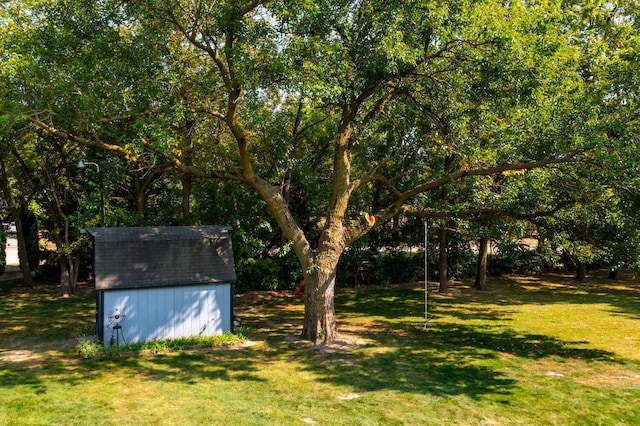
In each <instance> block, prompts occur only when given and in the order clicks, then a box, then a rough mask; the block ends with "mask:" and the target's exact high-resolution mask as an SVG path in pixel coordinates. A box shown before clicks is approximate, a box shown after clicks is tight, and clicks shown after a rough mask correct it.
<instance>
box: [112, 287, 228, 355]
mask: <svg viewBox="0 0 640 426" xmlns="http://www.w3.org/2000/svg"><path fill="white" fill-rule="evenodd" d="M103 308H104V309H103V310H102V313H103V314H102V315H103V317H102V319H103V321H102V327H103V336H104V343H105V345H106V346H108V345H109V344H110V340H111V336H112V335H113V336H114V339H115V338H116V337H117V336H116V333H115V330H113V324H110V323H109V316H110V315H112V314H113V312H114V311H115V310H116V309H118V310H122V309H125V314H126V316H125V319H124V320H123V321H122V322H121V326H122V328H121V329H120V331H119V340H120V343H121V344H122V343H123V342H126V343H136V342H142V341H148V340H153V339H175V338H179V337H188V336H197V335H200V336H210V335H215V334H222V333H225V332H229V331H231V330H232V321H233V319H232V316H233V313H232V309H233V308H232V286H231V284H230V283H223V284H216V285H211V284H209V285H193V286H181V287H159V288H140V289H125V290H110V291H104V295H103Z"/></svg>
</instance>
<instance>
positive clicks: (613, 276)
mask: <svg viewBox="0 0 640 426" xmlns="http://www.w3.org/2000/svg"><path fill="white" fill-rule="evenodd" d="M619 270H620V269H619V268H609V276H608V277H607V278H608V279H610V280H617V279H618V276H619V274H618V271H619Z"/></svg>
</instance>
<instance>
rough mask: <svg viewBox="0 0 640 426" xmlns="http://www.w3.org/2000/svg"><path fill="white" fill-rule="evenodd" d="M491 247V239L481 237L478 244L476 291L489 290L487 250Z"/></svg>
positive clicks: (474, 286) (474, 285)
mask: <svg viewBox="0 0 640 426" xmlns="http://www.w3.org/2000/svg"><path fill="white" fill-rule="evenodd" d="M488 245H489V238H487V237H480V241H479V242H478V268H477V270H476V282H475V283H474V284H473V288H475V289H476V290H482V291H486V290H487V253H488V252H489V250H488V249H487V248H488Z"/></svg>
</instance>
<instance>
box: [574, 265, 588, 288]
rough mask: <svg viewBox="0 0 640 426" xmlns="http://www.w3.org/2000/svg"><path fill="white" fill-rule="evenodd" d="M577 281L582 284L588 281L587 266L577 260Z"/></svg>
mask: <svg viewBox="0 0 640 426" xmlns="http://www.w3.org/2000/svg"><path fill="white" fill-rule="evenodd" d="M576 280H578V281H580V282H581V283H583V282H585V281H587V265H586V264H585V263H584V262H582V261H581V260H576Z"/></svg>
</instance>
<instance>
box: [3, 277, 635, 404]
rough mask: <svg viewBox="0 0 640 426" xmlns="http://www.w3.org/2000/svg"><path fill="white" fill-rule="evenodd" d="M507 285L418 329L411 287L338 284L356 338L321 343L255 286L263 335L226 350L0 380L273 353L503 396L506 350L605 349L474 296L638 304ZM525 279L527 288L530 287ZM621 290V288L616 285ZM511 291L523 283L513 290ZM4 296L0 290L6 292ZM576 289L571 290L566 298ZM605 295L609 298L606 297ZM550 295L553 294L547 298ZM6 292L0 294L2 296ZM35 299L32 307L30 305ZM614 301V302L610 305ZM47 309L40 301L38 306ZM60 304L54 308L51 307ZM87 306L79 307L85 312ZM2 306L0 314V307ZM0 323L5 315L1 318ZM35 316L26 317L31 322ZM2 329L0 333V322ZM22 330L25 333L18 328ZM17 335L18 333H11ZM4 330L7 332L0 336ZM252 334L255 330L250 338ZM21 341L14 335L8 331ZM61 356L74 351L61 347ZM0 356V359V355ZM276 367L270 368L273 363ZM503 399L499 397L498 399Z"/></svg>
mask: <svg viewBox="0 0 640 426" xmlns="http://www.w3.org/2000/svg"><path fill="white" fill-rule="evenodd" d="M508 285H510V286H514V287H512V288H511V289H509V288H507V289H505V290H504V291H503V292H502V293H501V294H496V295H489V294H477V293H470V294H465V297H466V300H464V301H460V300H457V299H456V298H455V297H453V298H441V299H436V300H435V301H433V303H434V305H435V306H436V309H435V311H436V312H435V313H434V314H432V318H435V319H437V316H438V313H437V312H438V310H442V311H446V312H447V315H453V316H457V317H458V318H460V319H463V320H465V321H466V320H481V321H482V322H483V323H482V324H480V325H478V324H468V323H466V322H462V323H455V324H452V323H438V322H437V320H436V321H432V322H429V323H428V326H427V327H426V328H425V329H423V327H422V322H420V319H421V318H422V314H423V309H424V305H423V302H424V299H423V296H422V293H421V291H420V290H419V289H417V288H413V287H393V288H368V289H366V290H364V291H355V292H354V291H346V292H339V293H338V294H337V295H336V306H337V312H338V315H339V317H340V319H339V321H340V324H342V325H343V326H344V327H345V329H348V328H349V327H352V328H353V329H354V330H356V331H354V333H356V334H357V335H358V336H359V337H360V338H362V341H363V342H364V343H360V344H355V345H350V346H346V347H344V348H342V349H339V350H335V351H326V352H323V351H321V350H319V349H318V348H314V347H313V346H312V345H309V344H306V343H302V344H297V343H294V342H292V341H290V340H288V339H287V338H288V337H290V336H292V335H295V334H297V333H299V332H300V328H301V325H302V318H303V309H302V303H303V302H302V299H300V298H293V297H291V296H288V295H284V294H281V293H273V294H266V293H260V294H255V295H253V298H252V299H250V300H244V301H243V303H238V309H239V310H242V319H243V324H245V325H248V326H250V327H253V328H254V329H256V330H258V335H257V337H258V338H259V339H260V340H263V344H261V345H257V346H255V347H246V348H239V349H233V350H227V349H222V350H220V349H213V350H208V349H199V350H195V351H193V352H183V353H179V354H169V355H162V354H160V355H155V356H137V355H130V356H122V357H114V358H106V359H100V360H91V361H81V360H79V359H74V360H73V361H72V362H68V363H67V364H65V363H62V364H61V361H60V360H57V359H49V360H44V361H39V362H35V361H32V360H25V361H21V362H16V363H13V364H11V365H9V368H4V366H3V369H2V370H3V371H0V387H9V388H11V387H16V386H27V387H30V388H32V389H33V391H34V392H35V393H37V394H39V393H46V391H47V383H48V381H50V380H60V381H64V383H68V384H69V385H76V384H80V383H81V382H84V381H87V380H93V379H97V378H98V379H99V378H104V377H110V376H109V375H113V374H116V375H132V376H135V377H140V378H141V379H145V380H158V381H176V382H183V383H185V384H193V383H197V382H201V381H202V380H223V381H256V382H265V381H266V380H267V379H266V378H265V377H266V376H265V374H264V370H265V369H268V368H269V365H270V364H271V363H273V362H274V360H282V359H283V358H284V359H288V360H290V361H291V368H292V370H291V371H292V374H293V373H295V371H297V370H302V371H307V372H311V373H313V374H314V375H315V376H316V377H317V378H318V379H317V380H319V381H322V382H327V383H332V384H336V385H341V386H351V387H353V389H354V390H355V391H356V392H367V391H375V390H382V389H387V390H396V391H399V392H406V393H417V394H433V395H439V396H444V395H467V396H469V397H470V398H476V399H478V398H482V397H485V396H490V395H493V396H496V395H497V396H498V397H500V396H501V395H505V396H507V395H510V394H511V393H512V392H513V391H514V390H515V389H516V388H517V386H518V382H517V380H515V379H514V378H512V377H510V376H508V375H507V374H505V373H503V372H502V371H499V368H500V367H501V366H503V365H504V364H503V363H502V361H503V360H504V359H506V358H522V359H524V360H523V361H521V362H526V360H527V359H532V360H535V359H541V358H545V357H558V358H564V359H577V360H584V361H593V360H607V361H610V357H611V356H612V355H613V354H611V353H609V352H607V351H601V350H594V349H586V348H581V347H580V345H581V344H582V343H584V342H566V341H561V340H558V339H555V338H553V337H549V336H545V335H536V334H518V333H516V332H514V331H513V330H510V329H509V328H508V327H507V326H506V325H505V323H504V322H501V323H494V322H493V320H496V321H498V320H500V321H504V320H505V318H504V316H505V315H507V314H508V312H507V311H505V310H499V311H498V310H495V311H494V310H491V309H488V308H487V307H484V306H483V305H482V303H483V301H490V302H491V303H492V304H496V303H497V304H502V303H504V304H505V305H506V304H507V303H515V304H518V303H529V298H531V303H543V302H544V303H553V298H555V297H557V298H559V299H560V300H562V299H564V301H567V300H569V301H571V302H573V303H580V302H576V300H578V301H579V300H583V302H582V303H594V302H593V301H594V300H600V302H601V303H611V304H612V305H614V306H618V307H619V308H620V309H621V310H626V309H628V308H630V307H631V306H632V305H625V304H622V302H621V300H619V299H620V298H623V297H631V298H632V299H633V300H635V302H632V303H637V297H638V296H637V294H636V293H633V291H631V290H629V291H631V293H632V294H627V293H625V291H626V290H619V289H618V290H616V289H615V288H614V289H606V294H605V296H606V297H603V296H602V295H600V294H599V293H597V291H601V290H602V291H604V290H603V289H601V288H597V289H594V290H593V294H592V293H591V290H589V291H586V292H584V291H583V292H581V293H580V294H577V295H573V296H572V295H571V294H570V289H565V290H562V289H563V288H564V287H562V286H560V290H561V291H556V290H553V294H552V295H549V294H543V292H545V291H549V289H546V290H545V289H544V288H540V289H537V288H536V287H535V285H534V284H531V285H529V284H524V285H522V286H523V288H520V289H518V288H516V287H515V286H518V285H520V284H518V283H516V282H515V281H513V282H511V283H508ZM530 286H531V288H529V287H530ZM620 291H623V292H622V293H620ZM519 292H522V294H520V293H519ZM5 296H6V294H5ZM574 296H575V297H574ZM90 297H91V296H90V295H89V296H87V300H86V301H84V302H82V303H80V302H77V303H73V304H68V303H58V304H56V305H54V306H51V305H50V301H48V299H46V300H42V301H39V302H37V300H36V302H37V303H40V304H42V306H41V308H43V309H42V310H41V309H40V308H38V309H36V311H38V312H44V313H46V314H48V315H55V314H56V312H57V314H59V315H60V316H61V317H67V318H73V317H74V316H75V315H78V312H76V311H74V310H75V309H79V310H84V309H87V304H91V303H92V302H91V300H90ZM609 297H612V298H613V300H614V301H613V302H612V301H611V300H609ZM549 299H551V301H550V300H549ZM5 301H6V300H5ZM37 303H36V308H37V307H38V305H37ZM616 303H617V304H619V305H616ZM33 308H34V307H33V306H31V307H29V305H28V304H25V306H23V307H18V306H16V307H13V308H12V309H13V310H14V312H13V313H14V314H15V315H18V316H19V317H20V318H22V319H27V316H28V313H29V312H30V309H33ZM44 308H46V309H44ZM56 309H57V310H58V311H55V310H56ZM84 314H85V315H86V312H85V313H84ZM0 315H1V314H0ZM3 321H5V324H7V321H8V320H7V318H4V319H3ZM36 323H37V321H35V322H34V323H32V324H31V326H35V324H36ZM0 333H3V332H2V331H0ZM22 333H24V332H22ZM14 334H19V332H14ZM6 336H7V334H6V332H5V337H6ZM255 337H256V336H254V338H255ZM14 338H15V339H17V340H20V338H19V336H18V337H14ZM63 357H67V360H68V358H69V357H73V355H71V354H70V353H69V352H66V353H65V354H64V355H63ZM0 362H1V361H0ZM274 368H278V367H274ZM505 400H507V398H505Z"/></svg>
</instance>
